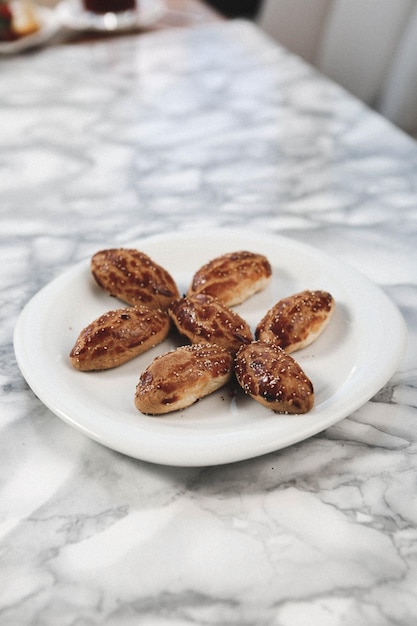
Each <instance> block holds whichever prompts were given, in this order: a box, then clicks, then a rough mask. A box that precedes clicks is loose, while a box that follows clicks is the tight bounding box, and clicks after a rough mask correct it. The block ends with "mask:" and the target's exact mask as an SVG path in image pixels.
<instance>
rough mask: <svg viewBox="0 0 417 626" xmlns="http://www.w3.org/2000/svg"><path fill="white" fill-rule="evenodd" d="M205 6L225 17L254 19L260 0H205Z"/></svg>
mask: <svg viewBox="0 0 417 626" xmlns="http://www.w3.org/2000/svg"><path fill="white" fill-rule="evenodd" d="M206 3H207V4H210V5H211V6H212V7H214V8H215V9H216V10H217V11H219V13H222V14H223V15H225V16H226V17H246V18H249V19H253V18H254V17H256V15H257V13H258V11H259V9H260V6H261V3H262V0H206Z"/></svg>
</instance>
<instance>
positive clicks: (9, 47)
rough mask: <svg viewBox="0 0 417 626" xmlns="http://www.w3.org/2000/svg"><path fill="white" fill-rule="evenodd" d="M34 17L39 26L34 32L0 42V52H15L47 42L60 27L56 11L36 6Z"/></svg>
mask: <svg viewBox="0 0 417 626" xmlns="http://www.w3.org/2000/svg"><path fill="white" fill-rule="evenodd" d="M35 12H36V18H37V20H38V21H39V24H40V28H39V30H38V31H36V33H32V34H31V35H25V36H24V37H20V38H19V39H16V40H15V41H7V42H6V41H2V42H0V54H17V53H19V52H24V51H25V50H29V49H31V48H36V47H37V46H41V45H43V44H45V43H47V42H48V41H49V40H50V39H51V38H52V37H53V36H54V35H55V34H56V33H57V32H58V31H59V30H60V28H61V22H60V20H59V18H58V15H57V11H56V10H53V9H48V8H46V7H39V6H37V7H36V9H35Z"/></svg>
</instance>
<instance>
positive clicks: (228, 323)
mask: <svg viewBox="0 0 417 626" xmlns="http://www.w3.org/2000/svg"><path fill="white" fill-rule="evenodd" d="M168 313H169V315H170V317H171V319H172V320H173V322H174V324H175V326H176V327H177V329H178V331H179V332H180V333H181V334H182V335H185V336H186V337H187V338H188V339H189V340H190V341H191V343H215V344H217V345H218V346H221V347H223V348H226V349H227V350H229V352H231V353H233V354H235V353H236V352H237V350H238V349H239V348H240V346H241V345H242V344H244V343H249V342H250V341H252V340H253V335H252V331H251V329H250V326H249V324H248V323H247V322H246V321H245V320H244V319H243V318H242V317H240V315H238V314H237V313H236V312H235V311H232V309H229V308H228V307H227V306H225V305H224V304H222V303H221V302H219V301H218V300H216V299H215V298H212V297H211V296H208V295H205V294H197V295H195V296H192V297H189V298H187V297H185V298H181V299H179V300H175V302H173V303H172V304H171V306H170V307H169V309H168Z"/></svg>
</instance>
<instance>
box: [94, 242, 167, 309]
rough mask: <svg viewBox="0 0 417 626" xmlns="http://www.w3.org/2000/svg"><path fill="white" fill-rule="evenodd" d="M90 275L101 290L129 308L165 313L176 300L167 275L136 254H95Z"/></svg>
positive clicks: (115, 251) (117, 250) (126, 250)
mask: <svg viewBox="0 0 417 626" xmlns="http://www.w3.org/2000/svg"><path fill="white" fill-rule="evenodd" d="M91 272H92V274H93V276H94V278H95V280H96V282H97V284H98V285H99V286H100V287H101V288H102V289H104V290H105V291H107V292H108V293H109V294H110V295H111V296H115V297H117V298H119V299H120V300H123V302H127V303H128V304H132V305H136V304H144V305H146V306H148V307H150V308H152V309H167V308H168V306H169V305H170V303H171V302H172V301H173V300H175V299H176V298H179V291H178V287H177V285H176V283H175V281H174V279H173V278H172V276H171V275H170V273H169V272H168V271H167V270H166V269H165V268H163V267H161V266H160V265H158V264H157V263H155V262H154V261H153V260H152V259H151V258H150V257H149V256H148V255H146V254H144V253H143V252H140V251H139V250H133V249H129V248H111V249H108V250H101V251H100V252H96V254H94V255H93V257H92V259H91Z"/></svg>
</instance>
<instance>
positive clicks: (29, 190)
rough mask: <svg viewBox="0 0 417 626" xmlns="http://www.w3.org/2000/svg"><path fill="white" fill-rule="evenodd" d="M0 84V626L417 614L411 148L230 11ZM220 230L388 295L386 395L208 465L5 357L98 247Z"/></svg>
mask: <svg viewBox="0 0 417 626" xmlns="http://www.w3.org/2000/svg"><path fill="white" fill-rule="evenodd" d="M0 80H1V91H2V96H1V102H0V127H1V133H0V145H1V157H0V193H1V205H0V216H1V217H0V219H1V222H0V239H1V247H0V259H1V265H2V272H1V275H0V287H1V293H2V306H1V308H0V320H1V324H0V334H1V358H0V366H1V372H0V378H1V388H2V394H1V421H0V429H1V431H0V432H1V435H0V447H1V455H0V458H1V461H0V463H1V465H0V467H1V491H0V511H1V514H0V534H1V544H0V555H1V567H0V581H1V584H0V624H1V626H6V625H7V626H16V625H17V624H18V625H19V626H29V625H30V626H34V625H39V626H56V625H57V624H59V626H92V625H96V624H97V625H98V624H106V626H112V625H114V626H116V625H117V626H130V625H133V624H135V625H136V624H141V625H146V626H153V625H158V626H164V625H167V626H168V625H169V626H186V625H191V624H198V625H199V626H202V625H210V626H213V625H221V626H227V625H230V626H232V625H233V626H235V625H237V624H239V626H249V625H250V626H252V625H256V626H295V625H296V626H303V625H306V624H320V625H321V626H326V625H327V624H329V625H330V624H331V626H339V625H340V626H342V625H343V626H345V625H351V624H352V625H353V624H354V625H355V626H387V625H391V624H395V625H396V626H410V625H411V624H414V623H415V622H416V620H417V591H416V590H417V495H416V494H417V409H416V407H417V389H416V373H417V353H416V349H415V346H416V334H417V269H416V268H417V245H416V244H417V223H416V218H417V145H416V144H415V143H414V142H413V141H412V140H411V139H410V138H408V137H407V136H406V135H404V134H403V133H401V132H400V131H398V130H397V129H395V128H394V127H393V126H391V125H390V124H389V123H387V122H386V121H385V120H383V119H382V118H381V117H379V116H378V115H376V114H374V113H373V112H371V111H369V110H368V109H367V108H366V107H364V106H363V104H361V103H360V102H358V101H357V100H355V99H353V98H351V97H350V96H349V95H348V94H346V93H345V92H344V91H343V90H341V89H340V88H339V87H337V86H336V85H334V84H333V83H331V82H329V81H328V80H326V79H324V78H322V77H321V76H320V75H318V74H317V73H315V72H314V71H313V70H312V69H311V68H310V67H308V66H307V65H305V64H304V63H303V62H301V61H300V60H299V59H297V58H295V57H293V56H291V55H290V54H288V53H287V52H286V51H285V50H283V49H281V48H279V47H277V46H276V45H275V44H273V43H271V41H269V40H268V39H267V38H265V37H264V35H262V34H261V32H260V31H259V30H257V28H256V27H255V26H253V25H251V24H249V23H246V22H244V21H235V22H230V23H229V22H228V23H224V24H223V23H219V24H213V25H208V26H202V27H199V28H194V29H189V30H185V29H183V30H179V29H178V30H169V31H164V32H158V33H152V34H149V35H142V36H127V37H123V38H117V39H112V40H106V41H103V42H96V43H94V44H87V43H85V44H76V45H62V46H56V47H50V48H45V49H42V50H39V51H37V52H33V53H31V54H25V55H21V56H19V57H14V58H7V59H2V60H1V64H0ZM226 226H227V227H229V228H234V227H239V228H243V229H246V230H247V231H250V232H256V233H269V234H272V235H273V234H280V235H285V236H288V237H292V238H293V239H295V240H297V241H300V242H305V243H309V244H312V245H313V246H316V247H317V248H319V249H321V250H323V251H325V252H326V253H328V254H329V255H332V256H333V257H334V258H339V259H341V260H343V261H345V262H348V263H349V264H351V265H352V266H353V267H355V268H357V269H359V270H360V271H361V272H362V273H363V274H364V275H365V276H367V277H368V278H369V279H371V280H372V281H373V282H375V283H376V284H377V285H379V286H380V287H381V288H382V289H383V290H384V291H385V292H386V293H387V294H388V295H389V296H390V297H391V298H392V300H393V301H394V302H395V303H396V304H397V306H398V307H399V309H400V311H401V312H402V314H403V316H404V318H405V320H406V322H407V326H408V333H409V341H408V346H407V349H406V351H405V354H404V357H403V359H402V361H401V363H400V366H399V368H398V370H397V371H396V373H395V374H394V376H393V377H392V378H391V379H390V380H389V381H388V382H387V383H386V385H385V386H384V387H383V389H381V390H380V391H379V392H378V393H377V394H376V395H375V397H373V398H372V399H371V401H369V402H367V403H366V404H365V405H364V406H363V407H361V408H360V409H358V410H357V411H355V412H354V413H353V414H352V415H350V416H349V417H348V418H346V419H344V420H343V421H341V422H339V423H338V424H336V425H334V426H332V427H330V428H328V429H327V430H325V431H324V432H322V433H320V434H318V435H316V436H314V437H312V438H311V439H308V440H306V441H303V442H300V443H298V444H296V445H293V446H291V447H288V448H285V449H283V450H280V451H277V452H274V453H271V454H268V455H265V456H260V457H258V458H255V459H251V460H247V461H241V462H237V463H232V464H229V465H223V466H213V467H200V468H195V467H186V468H182V467H168V466H163V465H153V464H151V463H146V462H144V461H140V460H136V459H132V458H129V457H126V456H123V455H121V454H119V453H117V452H114V451H112V450H110V449H108V448H106V447H104V446H101V445H100V444H98V443H96V442H94V441H92V440H91V439H89V438H88V437H86V436H84V435H83V434H82V433H80V432H78V431H76V430H75V429H72V428H71V427H70V426H68V425H66V424H65V423H64V422H63V421H61V420H60V419H58V418H57V417H55V416H54V415H53V414H52V412H50V411H49V410H48V409H47V408H46V407H45V406H44V405H43V404H42V403H41V402H40V400H38V399H37V397H36V396H35V395H34V393H33V392H32V391H31V390H30V389H29V387H28V385H27V384H26V382H25V380H24V378H23V377H22V375H21V373H20V372H19V369H18V366H17V363H16V360H15V356H14V351H13V343H12V336H13V330H14V327H15V324H16V320H17V318H18V315H19V313H20V311H21V310H22V308H23V307H24V306H25V304H26V303H27V302H28V301H29V300H30V299H31V297H32V296H33V295H34V294H35V293H36V292H37V291H38V290H39V289H40V288H41V287H43V286H44V285H46V284H47V283H48V282H49V281H51V280H52V279H53V278H55V277H56V276H59V275H60V274H61V273H62V272H64V271H65V270H66V269H67V268H70V267H72V266H73V265H74V264H75V263H77V262H78V261H80V260H82V259H86V258H88V257H89V256H90V255H91V254H92V253H93V252H95V251H96V250H98V249H100V248H102V247H107V246H109V245H115V246H122V245H124V244H127V243H128V242H130V241H132V240H134V239H135V240H137V239H139V238H143V237H146V236H148V235H155V234H156V235H157V234H160V233H165V232H174V231H187V232H193V231H194V232H196V231H198V232H202V231H204V230H205V229H207V228H211V227H226ZM40 367H41V364H40Z"/></svg>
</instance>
